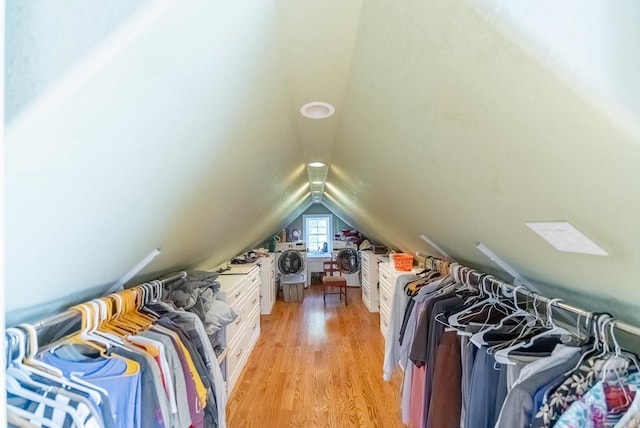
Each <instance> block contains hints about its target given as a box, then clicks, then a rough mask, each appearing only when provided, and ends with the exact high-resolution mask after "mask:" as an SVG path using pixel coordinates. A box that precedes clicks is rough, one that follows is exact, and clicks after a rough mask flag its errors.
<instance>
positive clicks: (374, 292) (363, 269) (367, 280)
mask: <svg viewBox="0 0 640 428" xmlns="http://www.w3.org/2000/svg"><path fill="white" fill-rule="evenodd" d="M378 262H379V261H378V257H376V255H375V254H373V251H360V275H361V279H360V282H361V284H362V301H363V302H364V305H365V306H366V307H367V309H369V312H378V309H379V307H380V302H379V299H378Z"/></svg>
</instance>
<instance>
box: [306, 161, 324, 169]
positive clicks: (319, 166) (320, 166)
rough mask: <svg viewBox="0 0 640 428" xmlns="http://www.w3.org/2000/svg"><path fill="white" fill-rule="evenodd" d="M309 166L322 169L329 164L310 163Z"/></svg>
mask: <svg viewBox="0 0 640 428" xmlns="http://www.w3.org/2000/svg"><path fill="white" fill-rule="evenodd" d="M308 165H309V166H310V167H313V168H322V167H323V166H326V165H327V164H326V163H324V162H310V163H309V164H308Z"/></svg>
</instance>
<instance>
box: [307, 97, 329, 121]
mask: <svg viewBox="0 0 640 428" xmlns="http://www.w3.org/2000/svg"><path fill="white" fill-rule="evenodd" d="M335 112H336V109H335V108H334V107H333V106H332V105H331V104H329V103H323V102H321V101H314V102H311V103H307V104H305V105H303V106H302V107H300V114H301V115H303V116H304V117H306V118H308V119H326V118H328V117H331V116H333V113H335Z"/></svg>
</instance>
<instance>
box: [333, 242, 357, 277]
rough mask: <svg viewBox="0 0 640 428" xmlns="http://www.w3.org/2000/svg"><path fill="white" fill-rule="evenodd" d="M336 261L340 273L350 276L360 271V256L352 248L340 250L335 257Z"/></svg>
mask: <svg viewBox="0 0 640 428" xmlns="http://www.w3.org/2000/svg"><path fill="white" fill-rule="evenodd" d="M336 261H337V262H338V268H339V269H340V271H341V272H342V273H346V274H352V273H357V272H358V271H359V270H360V256H359V254H358V251H357V250H354V249H353V248H345V249H344V250H340V252H338V255H337V256H336Z"/></svg>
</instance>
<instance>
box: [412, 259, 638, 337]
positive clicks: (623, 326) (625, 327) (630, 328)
mask: <svg viewBox="0 0 640 428" xmlns="http://www.w3.org/2000/svg"><path fill="white" fill-rule="evenodd" d="M416 255H417V256H419V257H424V258H425V259H429V260H431V261H432V263H433V262H435V263H437V264H443V263H449V264H450V265H453V263H451V262H449V261H446V260H442V259H439V258H437V257H433V256H429V255H426V254H422V253H419V252H418V253H416ZM458 265H460V264H459V263H458ZM460 266H462V265H460ZM462 268H464V269H465V270H467V271H468V273H465V274H464V275H465V276H466V275H469V276H470V277H473V278H474V279H475V280H477V281H479V280H480V278H481V277H483V276H485V275H486V274H484V273H481V272H478V271H477V270H475V269H471V268H469V267H466V266H462ZM486 278H487V279H486V281H489V282H490V283H491V284H492V285H497V286H498V287H500V288H501V289H504V290H507V291H508V292H513V291H514V290H515V289H516V287H515V286H514V285H512V284H509V283H506V282H504V281H500V280H499V279H496V278H495V277H494V276H493V275H489V276H487V277H486ZM517 288H518V289H517V292H518V293H520V294H522V295H524V296H527V297H534V298H536V299H537V300H538V301H540V302H542V303H545V304H551V306H554V307H556V308H560V309H563V310H565V311H568V312H572V313H574V314H576V315H579V316H583V317H587V316H589V315H593V312H589V311H587V310H585V309H582V308H578V307H576V306H573V305H569V304H567V303H565V302H563V301H558V300H554V299H550V298H548V297H546V296H544V295H541V294H538V293H534V292H532V291H530V290H528V289H527V288H524V287H517ZM613 325H614V327H615V328H617V329H618V330H620V331H624V332H627V333H630V334H633V335H634V336H638V337H640V327H636V326H634V325H631V324H627V323H625V322H622V321H620V320H615V321H614V322H613Z"/></svg>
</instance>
